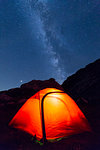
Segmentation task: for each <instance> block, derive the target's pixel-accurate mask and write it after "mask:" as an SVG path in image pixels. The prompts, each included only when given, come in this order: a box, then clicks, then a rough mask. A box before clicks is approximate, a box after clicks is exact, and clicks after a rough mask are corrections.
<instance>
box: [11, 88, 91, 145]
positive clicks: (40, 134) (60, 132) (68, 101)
mask: <svg viewBox="0 0 100 150" xmlns="http://www.w3.org/2000/svg"><path fill="white" fill-rule="evenodd" d="M9 125H12V126H13V127H14V128H18V129H21V130H24V131H26V132H27V133H29V134H31V135H32V136H36V138H37V139H38V140H41V139H42V140H43V142H45V141H46V140H53V139H57V138H63V137H67V136H70V135H73V134H78V133H82V132H84V131H90V126H89V124H88V121H87V119H86V118H85V116H84V114H83V113H82V111H81V110H80V109H79V107H78V106H77V104H76V103H75V102H74V100H73V99H72V98H71V97H70V96H69V95H67V94H66V93H64V92H63V91H61V90H58V89H55V88H46V89H43V90H40V91H39V92H37V93H36V94H35V95H33V96H32V97H31V98H29V99H28V100H27V101H26V102H25V104H24V105H23V106H22V107H21V108H20V109H19V111H18V112H17V113H16V115H15V116H14V117H13V119H12V120H11V121H10V123H9Z"/></svg>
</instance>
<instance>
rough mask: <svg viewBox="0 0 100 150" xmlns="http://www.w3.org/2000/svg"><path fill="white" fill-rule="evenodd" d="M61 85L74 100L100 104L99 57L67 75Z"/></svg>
mask: <svg viewBox="0 0 100 150" xmlns="http://www.w3.org/2000/svg"><path fill="white" fill-rule="evenodd" d="M62 87H63V88H64V90H65V92H66V93H68V94H69V95H70V96H71V97H73V98H74V100H76V101H79V100H83V101H84V102H88V103H89V104H93V105H94V104H100V59H98V60H97V61H95V62H93V63H91V64H89V65H87V66H86V67H85V68H82V69H80V70H78V71H77V72H76V73H75V74H73V75H72V76H70V77H68V78H67V80H65V81H64V82H63V84H62Z"/></svg>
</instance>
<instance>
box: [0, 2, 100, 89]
mask: <svg viewBox="0 0 100 150" xmlns="http://www.w3.org/2000/svg"><path fill="white" fill-rule="evenodd" d="M99 10H100V5H99V1H98V0H91V1H90V0H88V1H87V0H84V1H81V0H80V1H77V0H62V1H59V0H17V1H13V0H10V1H8V0H7V1H4V0H0V89H1V90H2V89H8V88H12V87H16V86H19V85H20V84H21V81H23V83H25V82H28V81H30V80H32V79H36V80H38V79H40V80H45V79H49V78H51V77H53V78H55V79H56V80H57V81H58V82H59V83H62V82H63V81H64V80H65V79H66V78H67V77H68V76H69V75H70V74H72V73H74V72H75V71H77V70H78V69H80V68H82V67H84V66H85V65H87V64H88V63H91V62H92V61H94V60H96V59H97V58H99V57H100V40H99V39H100V34H99V33H100V19H99V15H100V13H99V12H100V11H99Z"/></svg>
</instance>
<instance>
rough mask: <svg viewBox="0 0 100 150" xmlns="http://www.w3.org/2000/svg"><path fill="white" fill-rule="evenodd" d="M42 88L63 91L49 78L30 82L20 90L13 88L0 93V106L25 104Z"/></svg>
mask: <svg viewBox="0 0 100 150" xmlns="http://www.w3.org/2000/svg"><path fill="white" fill-rule="evenodd" d="M44 88H57V89H61V90H63V88H62V87H61V85H60V84H59V83H57V82H56V81H55V79H53V78H51V79H49V80H45V81H41V80H32V81H30V82H28V83H25V84H22V85H21V87H20V88H13V89H10V90H7V91H1V92H0V105H1V106H3V105H9V104H16V103H17V104H18V103H23V102H25V101H26V100H27V99H28V98H30V97H31V96H32V95H34V94H35V93H36V92H38V91H39V90H42V89H44Z"/></svg>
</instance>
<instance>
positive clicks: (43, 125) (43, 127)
mask: <svg viewBox="0 0 100 150" xmlns="http://www.w3.org/2000/svg"><path fill="white" fill-rule="evenodd" d="M53 93H64V92H49V93H46V94H45V95H44V96H43V98H42V101H41V115H42V135H43V138H42V140H43V143H44V144H45V143H46V142H47V139H46V132H45V121H44V107H43V102H44V99H45V97H46V96H47V95H49V94H53Z"/></svg>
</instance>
